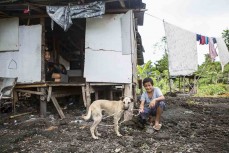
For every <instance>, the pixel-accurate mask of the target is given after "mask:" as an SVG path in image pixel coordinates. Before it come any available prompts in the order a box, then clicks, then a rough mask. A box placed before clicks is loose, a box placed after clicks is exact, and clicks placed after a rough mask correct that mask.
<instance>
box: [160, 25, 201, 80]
mask: <svg viewBox="0 0 229 153" xmlns="http://www.w3.org/2000/svg"><path fill="white" fill-rule="evenodd" d="M164 26H165V34H166V37H167V42H168V50H169V52H168V58H169V59H168V60H169V72H170V75H171V76H179V75H191V74H192V73H193V72H195V71H196V70H197V68H198V58H197V44H196V34H194V33H192V32H189V31H187V30H184V29H181V28H179V27H177V26H174V25H172V24H169V23H167V22H164ZM184 36H185V39H184Z"/></svg>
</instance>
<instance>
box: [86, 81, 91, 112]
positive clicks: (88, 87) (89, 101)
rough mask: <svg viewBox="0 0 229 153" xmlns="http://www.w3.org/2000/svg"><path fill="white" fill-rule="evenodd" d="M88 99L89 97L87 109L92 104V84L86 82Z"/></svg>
mask: <svg viewBox="0 0 229 153" xmlns="http://www.w3.org/2000/svg"><path fill="white" fill-rule="evenodd" d="M86 99H87V106H86V107H87V111H88V109H89V106H90V105H91V93H90V85H89V83H86Z"/></svg>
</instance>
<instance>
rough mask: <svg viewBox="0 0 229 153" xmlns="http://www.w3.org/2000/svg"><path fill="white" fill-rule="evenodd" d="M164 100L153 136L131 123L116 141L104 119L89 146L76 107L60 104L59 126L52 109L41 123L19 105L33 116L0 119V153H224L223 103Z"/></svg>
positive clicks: (227, 101)
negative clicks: (97, 137)
mask: <svg viewBox="0 0 229 153" xmlns="http://www.w3.org/2000/svg"><path fill="white" fill-rule="evenodd" d="M166 99H167V100H166V103H167V109H166V111H165V112H164V114H163V119H162V124H163V126H162V128H161V130H160V131H159V132H157V131H154V130H153V129H152V128H151V127H150V126H147V128H145V129H141V128H140V126H139V125H138V123H137V118H134V119H133V120H132V121H129V122H127V123H125V124H122V125H121V128H120V131H121V133H122V134H123V137H117V136H116V135H115V134H114V130H113V127H112V126H106V125H111V124H112V120H111V119H109V118H107V119H106V120H105V121H103V122H102V123H101V124H102V125H100V126H99V129H98V131H99V132H100V133H102V136H101V137H100V139H99V140H93V139H92V137H91V134H90V132H89V127H90V125H91V123H92V121H89V122H85V121H82V120H81V118H80V116H81V115H82V114H83V113H85V109H84V107H83V106H80V105H79V104H77V101H71V102H64V103H62V104H61V106H62V107H63V108H64V113H65V115H66V119H64V120H60V119H59V116H58V114H57V112H56V111H55V109H54V106H53V105H52V103H49V106H48V111H50V112H49V114H48V115H47V117H46V118H39V115H38V113H37V112H35V111H34V110H36V109H37V110H38V109H39V107H37V106H35V105H31V103H24V106H23V105H22V104H23V103H21V105H22V106H20V107H18V108H17V110H18V112H19V113H20V110H21V112H25V111H33V113H31V114H27V115H24V116H20V117H15V118H13V119H10V118H9V117H10V115H12V114H9V113H5V114H4V113H2V114H1V119H0V148H1V151H0V152H10V153H13V152H15V153H17V152H28V153H41V152H47V153H62V152H77V153H80V152H82V153H89V152H92V153H100V152H101V153H108V152H109V153H110V152H129V153H141V152H142V153H152V152H161V153H162V152H163V153H167V152H201V153H202V152H218V153H227V152H229V128H228V127H229V98H187V97H166ZM38 104H39V103H38ZM23 108H26V110H25V109H23ZM22 110H23V111H22Z"/></svg>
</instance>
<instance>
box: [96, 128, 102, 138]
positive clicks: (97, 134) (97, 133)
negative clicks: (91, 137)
mask: <svg viewBox="0 0 229 153" xmlns="http://www.w3.org/2000/svg"><path fill="white" fill-rule="evenodd" d="M95 135H96V136H101V133H99V132H98V127H95Z"/></svg>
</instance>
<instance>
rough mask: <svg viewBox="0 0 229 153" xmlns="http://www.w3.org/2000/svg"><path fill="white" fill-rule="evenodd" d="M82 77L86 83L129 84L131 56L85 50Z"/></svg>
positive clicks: (120, 53) (130, 78) (130, 80)
mask: <svg viewBox="0 0 229 153" xmlns="http://www.w3.org/2000/svg"><path fill="white" fill-rule="evenodd" d="M84 77H85V78H86V81H87V82H109V83H131V82H132V64H131V55H122V52H112V51H91V50H90V49H86V51H85V67H84Z"/></svg>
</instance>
